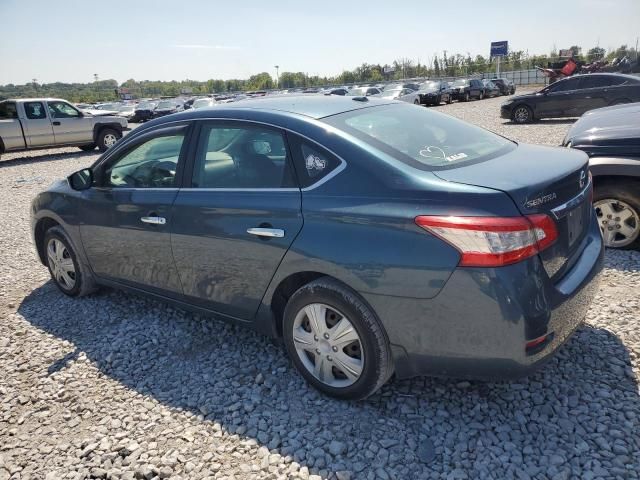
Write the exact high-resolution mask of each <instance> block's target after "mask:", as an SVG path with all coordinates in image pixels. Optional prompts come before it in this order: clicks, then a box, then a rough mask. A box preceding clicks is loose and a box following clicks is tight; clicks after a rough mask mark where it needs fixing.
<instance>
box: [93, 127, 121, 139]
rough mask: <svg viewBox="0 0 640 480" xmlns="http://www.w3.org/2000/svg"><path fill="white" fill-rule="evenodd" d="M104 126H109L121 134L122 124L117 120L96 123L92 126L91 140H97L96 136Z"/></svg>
mask: <svg viewBox="0 0 640 480" xmlns="http://www.w3.org/2000/svg"><path fill="white" fill-rule="evenodd" d="M105 128H111V129H113V130H115V131H116V132H118V133H120V135H122V125H120V124H119V123H118V122H105V123H96V124H95V125H94V126H93V141H94V142H95V143H97V142H98V136H99V135H100V132H101V131H102V130H104V129H105Z"/></svg>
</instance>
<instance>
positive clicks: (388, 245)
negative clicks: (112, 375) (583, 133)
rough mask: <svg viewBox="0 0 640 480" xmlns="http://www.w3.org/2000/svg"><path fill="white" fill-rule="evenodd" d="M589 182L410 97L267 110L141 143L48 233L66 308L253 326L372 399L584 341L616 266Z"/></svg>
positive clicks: (70, 199) (66, 205) (60, 195)
mask: <svg viewBox="0 0 640 480" xmlns="http://www.w3.org/2000/svg"><path fill="white" fill-rule="evenodd" d="M328 127H330V128H328ZM285 132H286V134H285ZM337 132H338V133H339V134H336V133H337ZM587 168H588V166H587V155H586V154H584V153H583V152H579V151H577V150H571V149H563V148H551V147H540V146H528V145H524V144H517V143H515V142H512V141H510V140H508V139H505V138H503V137H500V136H498V135H495V134H493V133H490V132H488V131H485V130H483V129H480V128H478V127H475V126H472V125H469V124H467V123H464V122H462V121H460V120H457V119H454V118H452V117H449V116H447V115H443V114H441V113H438V112H434V111H432V110H429V109H423V108H415V107H414V106H413V105H406V104H404V103H401V102H393V101H392V102H389V101H387V100H384V99H377V98H373V97H366V100H363V99H362V97H360V98H353V97H341V96H329V97H325V96H324V95H307V96H297V97H291V96H279V97H267V98H265V99H258V100H247V101H242V102H237V103H233V104H229V105H225V106H220V108H216V109H199V110H189V111H186V112H183V113H179V114H176V115H173V116H172V117H171V118H161V119H158V120H155V121H152V122H149V123H147V124H145V125H143V126H141V127H139V128H137V129H136V130H134V131H133V132H132V133H131V134H130V135H128V136H127V137H126V138H125V139H124V141H123V142H121V143H120V144H119V145H117V146H116V147H115V148H114V149H113V150H110V151H109V152H107V154H105V155H103V156H102V157H101V158H99V159H98V160H97V161H96V162H95V163H94V164H93V165H92V166H91V167H90V168H85V169H83V170H80V171H78V172H76V173H74V174H72V175H71V176H70V177H69V178H68V179H66V180H63V181H59V182H57V183H55V184H54V185H52V186H51V187H50V188H49V189H47V190H46V191H44V192H42V193H40V194H39V195H38V196H37V197H36V198H35V199H34V200H33V203H32V208H31V212H32V232H33V236H34V242H35V246H36V249H37V253H38V256H39V258H40V261H41V262H42V263H43V264H45V265H46V266H47V267H48V268H49V271H50V273H51V277H52V279H53V281H54V282H55V284H56V285H57V286H58V287H59V289H60V290H61V291H62V292H63V293H65V294H67V295H70V296H80V295H85V294H88V293H90V292H91V291H93V290H95V288H96V287H97V286H99V285H110V286H113V287H118V288H124V289H129V290H132V291H136V292H144V293H146V294H148V295H150V296H154V297H156V298H159V299H161V300H163V301H166V302H170V303H174V304H176V305H179V306H180V307H181V308H189V309H192V310H194V311H197V312H200V313H202V314H211V315H213V316H216V317H218V318H221V319H225V320H228V321H232V322H235V323H238V324H241V325H247V326H252V327H253V328H255V329H256V330H258V331H260V332H263V333H265V334H267V335H270V336H274V337H282V338H283V341H284V345H285V346H286V349H287V351H288V353H289V355H290V357H291V360H292V362H293V363H294V365H295V366H296V367H297V368H298V369H299V371H300V372H301V375H302V376H303V377H304V378H305V379H306V380H307V381H308V382H309V383H311V384H312V385H313V386H315V387H317V388H318V389H320V390H321V391H323V392H325V393H327V394H329V395H333V396H336V397H339V398H349V399H352V398H363V397H366V396H368V395H370V394H372V393H373V392H374V391H376V390H377V389H378V388H379V387H380V386H381V385H383V384H384V383H385V382H386V381H387V379H388V378H390V376H391V375H392V374H394V373H395V375H396V376H397V377H398V378H407V377H412V376H415V375H421V374H435V375H446V376H463V377H482V378H484V377H492V378H494V377H499V378H510V377H513V376H518V375H522V374H527V373H529V372H531V371H532V370H533V369H535V368H536V367H538V366H540V365H541V364H542V363H543V362H544V361H545V360H546V359H548V357H549V356H550V355H552V354H553V352H555V351H556V350H557V349H558V348H559V347H560V346H561V345H562V344H563V343H564V342H565V341H566V340H567V339H568V338H569V337H570V336H571V334H572V332H573V331H574V329H575V328H576V327H577V326H578V325H579V324H580V322H581V320H582V318H583V316H584V315H585V313H586V311H587V309H588V308H589V304H590V302H591V299H592V297H593V295H594V294H595V291H596V289H597V288H596V285H597V276H598V275H597V274H598V272H599V271H600V270H601V268H602V263H603V251H604V248H603V244H602V237H601V234H600V230H599V227H598V224H597V222H596V220H595V214H594V211H593V207H592V205H591V203H590V202H589V197H590V195H591V184H590V183H589V182H588V181H586V182H585V181H584V178H585V173H586V171H587ZM125 207H126V208H125ZM221 212H223V214H221ZM567 312H570V314H567Z"/></svg>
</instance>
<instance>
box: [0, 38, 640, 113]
mask: <svg viewBox="0 0 640 480" xmlns="http://www.w3.org/2000/svg"><path fill="white" fill-rule="evenodd" d="M571 50H572V51H573V52H574V58H576V59H577V60H579V61H582V62H586V63H588V62H591V61H594V60H600V59H607V60H611V59H613V58H616V57H618V58H621V57H623V56H625V55H626V56H628V57H630V58H631V59H635V58H636V57H637V52H636V50H635V49H634V48H631V47H628V46H627V45H621V46H620V47H619V48H617V49H613V50H610V51H608V52H607V51H606V50H605V49H603V48H601V47H593V48H590V49H588V50H586V52H583V49H582V48H581V47H580V46H578V45H573V46H572V47H571ZM559 60H560V57H559V51H558V50H557V49H555V48H554V49H553V50H552V51H551V52H550V53H549V54H548V55H529V54H528V52H525V51H523V50H518V51H512V52H509V54H508V55H507V56H506V57H505V58H502V59H501V66H500V69H501V71H514V70H527V69H531V68H535V67H536V66H547V65H548V64H551V63H555V62H557V61H559ZM492 71H495V62H494V61H492V59H490V58H489V57H485V56H483V55H476V56H475V57H472V56H471V55H470V54H466V55H463V54H460V53H455V54H448V52H447V51H446V50H445V51H443V52H442V53H441V54H435V55H433V56H432V57H430V58H428V59H425V61H424V62H421V61H420V60H413V59H410V58H399V59H397V60H395V61H394V62H393V63H391V64H369V63H363V64H361V65H360V66H358V67H356V68H354V69H353V70H345V71H343V72H342V73H340V74H338V75H336V76H333V77H328V76H318V75H309V74H307V73H306V72H286V71H285V72H282V73H280V75H279V78H278V82H276V79H274V78H273V77H272V76H271V75H270V74H269V73H268V72H261V73H258V74H255V75H252V76H250V77H249V78H248V79H231V80H219V79H217V80H216V79H210V80H206V81H196V80H182V81H170V82H165V81H154V80H142V81H138V80H134V79H132V78H131V79H129V80H127V81H125V82H123V83H122V84H118V82H117V81H116V80H100V81H98V80H96V81H94V82H91V83H62V82H56V83H46V84H41V83H38V82H37V80H36V79H34V80H33V81H32V82H31V83H27V84H24V85H13V84H8V85H2V86H0V100H2V99H5V98H15V97H60V98H65V99H67V100H69V101H72V102H78V103H80V102H87V103H94V102H101V101H113V100H117V99H119V96H118V89H119V88H123V89H127V90H128V91H129V92H130V93H131V95H132V96H133V97H134V98H147V97H159V96H177V95H180V94H182V93H189V94H194V95H204V94H210V93H227V92H242V91H250V90H271V89H275V88H281V89H291V88H308V87H317V86H325V85H343V84H354V83H365V82H366V83H370V82H383V81H392V80H401V79H404V78H418V77H422V78H438V77H457V76H467V75H469V76H470V75H476V74H482V73H487V72H492Z"/></svg>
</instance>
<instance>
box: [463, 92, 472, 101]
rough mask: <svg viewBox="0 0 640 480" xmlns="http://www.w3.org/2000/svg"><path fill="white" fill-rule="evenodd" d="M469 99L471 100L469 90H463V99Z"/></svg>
mask: <svg viewBox="0 0 640 480" xmlns="http://www.w3.org/2000/svg"><path fill="white" fill-rule="evenodd" d="M469 100H471V95H470V94H469V92H464V101H465V102H468V101H469Z"/></svg>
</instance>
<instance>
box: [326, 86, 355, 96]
mask: <svg viewBox="0 0 640 480" xmlns="http://www.w3.org/2000/svg"><path fill="white" fill-rule="evenodd" d="M348 93H349V90H347V89H346V88H344V87H341V88H331V89H327V90H325V91H324V94H325V95H342V96H345V95H347V94H348Z"/></svg>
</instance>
